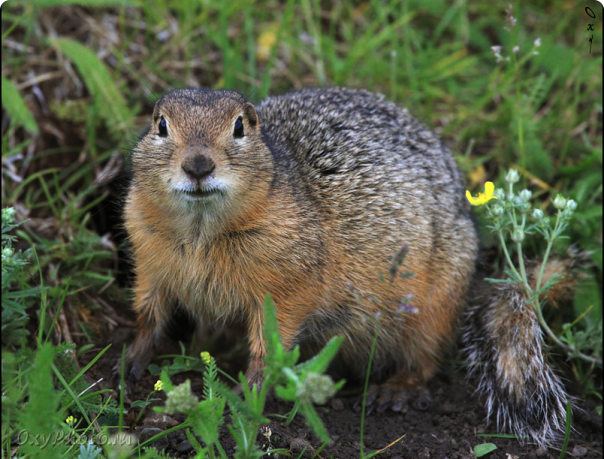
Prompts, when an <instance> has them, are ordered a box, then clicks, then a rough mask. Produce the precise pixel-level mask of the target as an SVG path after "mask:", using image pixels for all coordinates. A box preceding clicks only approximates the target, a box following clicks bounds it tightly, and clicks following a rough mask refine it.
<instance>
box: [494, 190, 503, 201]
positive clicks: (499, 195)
mask: <svg viewBox="0 0 604 459" xmlns="http://www.w3.org/2000/svg"><path fill="white" fill-rule="evenodd" d="M493 196H495V197H496V198H497V199H504V198H505V191H503V188H497V189H496V190H495V191H494V192H493Z"/></svg>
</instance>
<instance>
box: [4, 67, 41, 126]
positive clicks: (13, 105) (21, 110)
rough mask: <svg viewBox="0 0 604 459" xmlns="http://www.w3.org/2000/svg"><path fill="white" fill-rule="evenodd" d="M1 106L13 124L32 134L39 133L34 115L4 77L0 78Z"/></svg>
mask: <svg viewBox="0 0 604 459" xmlns="http://www.w3.org/2000/svg"><path fill="white" fill-rule="evenodd" d="M2 106H3V107H4V109H5V110H6V111H7V112H8V114H9V116H10V117H11V119H12V121H13V123H15V124H16V125H18V126H23V127H24V128H25V129H26V130H27V131H29V132H30V133H32V134H37V133H38V132H40V129H39V128H38V123H36V120H35V119H34V115H32V113H31V111H30V110H29V108H27V105H26V104H25V100H24V99H23V97H22V96H21V93H20V92H19V90H18V89H17V86H15V84H14V83H13V82H12V81H11V80H9V79H8V78H5V77H4V76H2Z"/></svg>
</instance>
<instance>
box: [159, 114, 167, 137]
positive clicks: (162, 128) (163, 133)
mask: <svg viewBox="0 0 604 459" xmlns="http://www.w3.org/2000/svg"><path fill="white" fill-rule="evenodd" d="M159 136H160V137H168V123H166V119H165V118H164V117H163V116H162V117H161V120H160V122H159Z"/></svg>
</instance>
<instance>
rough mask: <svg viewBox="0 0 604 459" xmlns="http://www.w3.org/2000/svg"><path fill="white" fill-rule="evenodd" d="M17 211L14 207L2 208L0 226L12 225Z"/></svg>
mask: <svg viewBox="0 0 604 459" xmlns="http://www.w3.org/2000/svg"><path fill="white" fill-rule="evenodd" d="M16 214H17V211H16V210H15V208H14V207H6V208H4V209H2V227H5V226H8V225H12V224H13V223H14V222H15V215H16Z"/></svg>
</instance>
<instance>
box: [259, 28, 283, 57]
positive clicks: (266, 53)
mask: <svg viewBox="0 0 604 459" xmlns="http://www.w3.org/2000/svg"><path fill="white" fill-rule="evenodd" d="M278 31H279V26H278V24H272V25H270V26H269V27H268V28H267V29H266V30H265V31H264V32H262V33H261V34H260V36H259V37H258V42H257V44H256V58H257V59H258V60H259V61H260V62H266V61H268V59H269V57H270V55H271V51H272V49H273V47H274V46H275V43H277V32H278Z"/></svg>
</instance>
